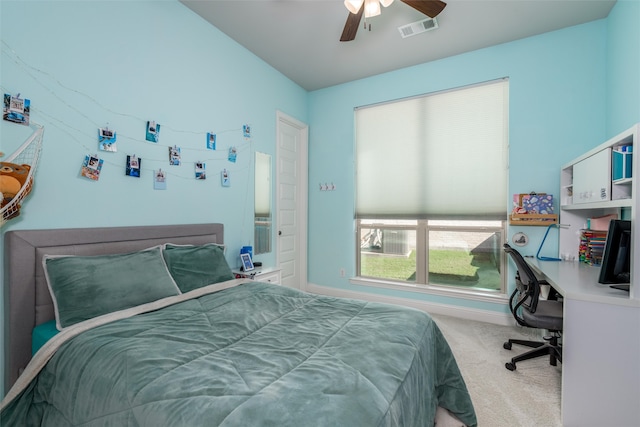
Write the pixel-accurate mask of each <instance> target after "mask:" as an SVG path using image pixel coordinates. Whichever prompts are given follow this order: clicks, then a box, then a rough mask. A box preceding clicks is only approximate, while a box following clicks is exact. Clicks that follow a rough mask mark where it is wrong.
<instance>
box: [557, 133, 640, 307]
mask: <svg viewBox="0 0 640 427" xmlns="http://www.w3.org/2000/svg"><path fill="white" fill-rule="evenodd" d="M639 135H640V123H639V124H636V125H634V126H632V127H631V128H629V129H627V130H626V131H624V132H622V133H620V134H618V135H616V136H615V137H613V138H611V139H609V140H608V141H606V142H605V143H603V144H601V145H599V146H597V147H595V148H593V149H592V150H589V151H588V152H586V153H585V154H583V155H581V156H579V157H578V158H576V159H574V160H573V161H571V162H569V163H567V164H565V165H564V166H563V167H562V169H561V171H560V193H561V197H560V224H563V225H568V226H569V227H568V228H562V229H561V230H560V254H561V255H562V254H574V255H575V254H577V252H578V245H579V239H580V230H581V229H584V228H586V225H587V219H588V218H594V217H599V216H603V215H608V214H612V213H614V214H617V215H618V217H619V218H621V219H630V220H631V224H632V225H631V227H632V233H631V235H632V248H631V290H630V294H629V297H630V298H632V299H640V285H638V286H634V284H635V282H638V281H640V280H638V276H640V273H636V274H635V275H634V266H635V267H636V268H635V270H636V271H638V266H640V239H638V238H637V236H638V231H637V229H636V227H637V226H638V224H637V223H636V221H635V219H636V217H637V216H638V213H637V212H638V208H639V207H638V201H639V200H640V190H639V188H638V187H640V186H639V185H637V184H636V183H635V181H636V177H637V176H638V174H639V173H640V170H639V169H638V168H639V166H638V156H637V155H636V156H632V157H631V176H630V177H625V178H622V179H617V180H614V179H613V169H614V167H613V164H612V162H613V157H614V156H613V155H612V153H613V152H614V151H619V150H621V147H623V146H625V147H631V149H633V146H634V145H635V146H636V147H635V148H636V149H637V147H638V136H639ZM634 151H635V150H634Z"/></svg>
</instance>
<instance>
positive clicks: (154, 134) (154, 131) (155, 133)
mask: <svg viewBox="0 0 640 427" xmlns="http://www.w3.org/2000/svg"><path fill="white" fill-rule="evenodd" d="M159 137H160V125H159V124H158V123H156V122H147V137H146V139H147V141H150V142H158V138H159Z"/></svg>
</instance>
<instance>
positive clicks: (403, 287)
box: [349, 277, 509, 303]
mask: <svg viewBox="0 0 640 427" xmlns="http://www.w3.org/2000/svg"><path fill="white" fill-rule="evenodd" d="M349 283H351V284H353V285H362V286H373V287H376V288H384V289H393V290H397V291H404V292H417V293H422V294H430V295H438V296H445V297H450V298H463V299H468V300H473V301H483V302H490V303H507V302H508V301H509V296H508V295H506V294H502V293H500V292H499V291H494V292H495V293H490V292H491V291H479V290H473V289H464V288H456V287H449V286H438V285H415V284H411V283H403V282H392V281H387V280H380V279H372V278H368V277H367V278H365V277H354V278H351V279H349Z"/></svg>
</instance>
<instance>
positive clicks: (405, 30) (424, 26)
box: [398, 18, 438, 39]
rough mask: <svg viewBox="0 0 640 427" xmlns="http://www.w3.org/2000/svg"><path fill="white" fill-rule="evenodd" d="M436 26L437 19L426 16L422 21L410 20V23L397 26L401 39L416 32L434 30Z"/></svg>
mask: <svg viewBox="0 0 640 427" xmlns="http://www.w3.org/2000/svg"><path fill="white" fill-rule="evenodd" d="M436 28H438V21H437V20H436V18H427V19H423V20H422V21H418V22H412V23H411V24H407V25H403V26H402V27H398V31H400V35H401V36H402V38H403V39H406V38H407V37H411V36H415V35H416V34H420V33H424V32H425V31H429V30H435V29H436Z"/></svg>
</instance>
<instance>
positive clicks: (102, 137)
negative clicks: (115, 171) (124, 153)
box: [98, 128, 118, 153]
mask: <svg viewBox="0 0 640 427" xmlns="http://www.w3.org/2000/svg"><path fill="white" fill-rule="evenodd" d="M98 147H99V148H100V150H102V151H110V152H112V153H115V152H116V151H118V148H117V147H116V131H114V130H111V129H109V128H98Z"/></svg>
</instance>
